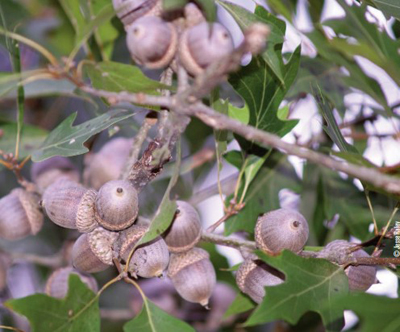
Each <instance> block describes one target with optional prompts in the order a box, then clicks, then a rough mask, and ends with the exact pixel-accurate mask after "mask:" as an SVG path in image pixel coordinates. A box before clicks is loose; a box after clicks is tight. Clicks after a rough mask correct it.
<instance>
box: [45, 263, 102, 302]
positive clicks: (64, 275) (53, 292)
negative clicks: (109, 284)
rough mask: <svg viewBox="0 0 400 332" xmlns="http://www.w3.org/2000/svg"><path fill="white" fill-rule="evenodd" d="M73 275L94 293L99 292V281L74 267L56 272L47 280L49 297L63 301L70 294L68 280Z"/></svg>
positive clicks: (46, 287) (46, 289)
mask: <svg viewBox="0 0 400 332" xmlns="http://www.w3.org/2000/svg"><path fill="white" fill-rule="evenodd" d="M71 274H76V275H77V276H78V277H79V278H80V279H81V281H82V282H83V283H85V284H86V286H88V287H89V288H90V289H91V290H92V291H93V292H95V293H96V292H97V290H98V286H97V281H96V279H94V278H93V277H92V276H91V275H88V274H83V273H81V272H79V271H78V270H75V269H74V268H73V267H70V266H68V267H63V268H59V269H57V270H55V271H54V272H53V273H52V274H51V275H50V277H49V278H48V279H47V282H46V286H45V292H46V294H47V295H49V296H52V297H55V298H59V299H62V298H64V297H65V296H66V295H67V293H68V280H69V276H70V275H71Z"/></svg>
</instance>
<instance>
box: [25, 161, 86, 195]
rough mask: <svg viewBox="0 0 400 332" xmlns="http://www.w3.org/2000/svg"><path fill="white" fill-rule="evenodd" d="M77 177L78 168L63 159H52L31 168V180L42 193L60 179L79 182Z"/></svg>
mask: <svg viewBox="0 0 400 332" xmlns="http://www.w3.org/2000/svg"><path fill="white" fill-rule="evenodd" d="M79 177H80V176H79V171H78V168H77V167H76V166H75V165H74V164H73V163H72V162H71V161H70V160H69V159H68V158H65V157H60V156H56V157H52V158H49V159H46V160H44V161H41V162H38V163H33V164H32V167H31V179H32V181H33V182H34V183H35V184H36V185H37V186H38V187H39V189H40V190H42V191H43V190H45V189H46V188H47V187H48V186H50V185H51V184H52V183H54V182H55V181H57V180H59V179H61V178H66V179H68V180H70V181H74V182H79Z"/></svg>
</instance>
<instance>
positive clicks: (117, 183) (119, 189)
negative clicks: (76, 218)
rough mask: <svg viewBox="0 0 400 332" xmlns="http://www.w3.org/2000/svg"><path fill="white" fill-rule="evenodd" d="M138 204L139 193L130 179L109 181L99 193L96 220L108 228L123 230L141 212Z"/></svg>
mask: <svg viewBox="0 0 400 332" xmlns="http://www.w3.org/2000/svg"><path fill="white" fill-rule="evenodd" d="M138 204H139V199H138V193H137V191H136V189H135V188H134V187H133V185H132V184H131V183H130V182H129V181H125V180H113V181H109V182H107V183H105V184H104V185H103V186H102V187H101V188H100V190H99V193H98V195H97V198H96V207H95V215H96V220H97V222H98V223H99V224H100V225H101V226H103V227H104V228H106V229H108V230H111V231H121V230H123V229H126V228H128V227H129V226H131V225H132V224H133V223H134V222H135V220H136V218H137V216H138V213H139V205H138Z"/></svg>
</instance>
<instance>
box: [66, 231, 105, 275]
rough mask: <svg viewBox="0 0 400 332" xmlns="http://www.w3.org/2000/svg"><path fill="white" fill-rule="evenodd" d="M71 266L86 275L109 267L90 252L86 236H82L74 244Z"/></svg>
mask: <svg viewBox="0 0 400 332" xmlns="http://www.w3.org/2000/svg"><path fill="white" fill-rule="evenodd" d="M72 264H73V266H74V267H75V268H76V269H77V270H79V271H82V272H87V273H96V272H101V271H104V270H106V269H108V268H109V267H110V265H108V264H105V263H103V262H102V261H101V260H100V258H99V257H98V256H97V255H96V254H95V253H94V252H93V251H92V249H91V247H90V244H89V239H88V234H82V235H81V236H80V237H78V239H77V240H76V242H75V243H74V246H73V247H72Z"/></svg>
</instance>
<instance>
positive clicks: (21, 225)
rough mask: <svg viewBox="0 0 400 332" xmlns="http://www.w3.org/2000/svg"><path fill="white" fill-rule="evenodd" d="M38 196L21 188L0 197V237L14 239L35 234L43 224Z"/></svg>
mask: <svg viewBox="0 0 400 332" xmlns="http://www.w3.org/2000/svg"><path fill="white" fill-rule="evenodd" d="M38 201H39V198H38V196H36V195H35V194H33V193H31V192H28V191H26V190H24V189H22V188H16V189H14V190H12V191H11V192H10V193H9V194H8V195H6V196H4V197H3V198H2V199H0V238H3V239H6V240H10V241H14V240H19V239H22V238H25V237H27V236H28V235H35V234H37V233H38V232H39V231H40V230H41V228H42V226H43V214H42V213H41V212H40V208H39V204H38Z"/></svg>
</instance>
